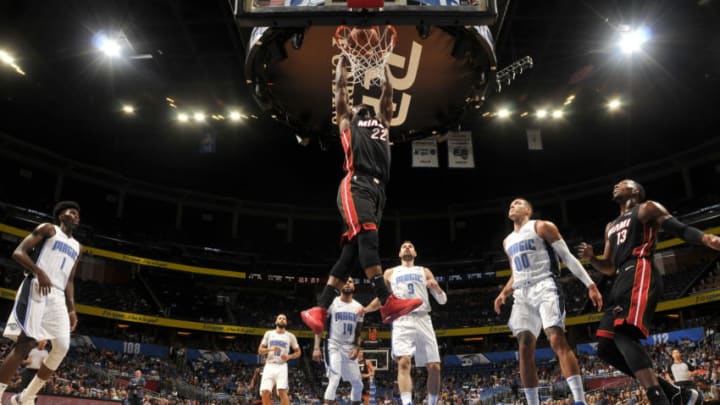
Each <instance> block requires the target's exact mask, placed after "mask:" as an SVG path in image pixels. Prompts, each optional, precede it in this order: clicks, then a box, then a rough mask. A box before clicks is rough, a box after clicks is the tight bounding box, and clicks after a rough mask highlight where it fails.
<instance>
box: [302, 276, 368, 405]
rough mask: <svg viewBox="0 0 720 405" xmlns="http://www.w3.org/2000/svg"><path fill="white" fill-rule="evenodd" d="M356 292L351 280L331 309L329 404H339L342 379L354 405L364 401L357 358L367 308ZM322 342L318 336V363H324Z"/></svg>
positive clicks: (327, 363)
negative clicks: (355, 297)
mask: <svg viewBox="0 0 720 405" xmlns="http://www.w3.org/2000/svg"><path fill="white" fill-rule="evenodd" d="M354 292H355V282H354V281H353V279H352V277H351V278H349V279H348V280H347V281H346V282H345V285H344V286H343V288H342V290H340V296H339V297H335V299H334V300H333V302H332V304H330V307H329V308H328V315H329V318H330V327H329V329H328V338H327V346H326V349H327V351H326V358H325V367H326V369H327V376H328V386H327V388H326V389H325V395H324V403H326V404H334V403H335V396H336V392H337V387H338V385H339V384H340V378H341V377H342V379H343V380H345V381H348V382H350V384H351V385H352V389H351V391H350V401H352V403H353V404H354V405H356V404H360V403H361V401H362V389H363V383H362V375H361V374H360V365H359V364H358V361H357V358H358V355H359V353H360V344H361V343H362V338H361V334H360V332H361V330H362V322H363V316H362V311H361V310H362V309H363V306H362V304H360V303H359V302H357V301H355V300H354V299H353V293H354ZM321 340H322V337H321V336H320V335H319V334H316V335H315V346H314V348H313V355H312V358H313V360H315V361H321V360H322V352H321V350H320V341H321Z"/></svg>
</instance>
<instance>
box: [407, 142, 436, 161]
mask: <svg viewBox="0 0 720 405" xmlns="http://www.w3.org/2000/svg"><path fill="white" fill-rule="evenodd" d="M438 166H439V164H438V150H437V140H435V139H434V138H433V139H418V140H415V141H413V142H412V167H438Z"/></svg>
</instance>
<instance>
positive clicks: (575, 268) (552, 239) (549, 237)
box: [536, 221, 603, 311]
mask: <svg viewBox="0 0 720 405" xmlns="http://www.w3.org/2000/svg"><path fill="white" fill-rule="evenodd" d="M536 224H537V225H536V227H537V228H536V232H537V234H538V235H540V237H541V238H543V239H545V240H546V241H547V242H548V243H550V245H551V246H552V248H553V250H555V253H557V255H558V256H560V260H562V262H563V263H565V265H566V266H567V268H568V269H569V270H570V272H571V273H572V274H573V275H574V276H575V277H576V278H577V279H578V280H580V281H581V282H582V283H583V284H584V285H585V287H587V289H588V297H590V300H591V301H592V303H593V305H594V306H595V308H597V310H598V311H600V310H602V305H603V301H602V294H600V290H598V288H597V286H596V285H595V282H594V281H593V280H592V278H590V275H589V274H588V272H587V270H585V267H583V265H582V263H580V260H578V259H577V258H576V257H575V256H573V255H572V253H570V249H568V246H567V243H565V240H564V239H563V238H562V235H561V234H560V230H559V229H558V228H557V226H556V225H555V224H554V223H552V222H550V221H537V223H536Z"/></svg>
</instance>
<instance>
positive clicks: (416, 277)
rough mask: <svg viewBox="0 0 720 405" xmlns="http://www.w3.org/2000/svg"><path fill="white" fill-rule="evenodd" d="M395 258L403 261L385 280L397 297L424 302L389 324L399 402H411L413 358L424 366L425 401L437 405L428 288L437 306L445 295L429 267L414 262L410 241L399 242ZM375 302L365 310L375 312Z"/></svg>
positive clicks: (437, 363) (434, 343) (435, 352)
mask: <svg viewBox="0 0 720 405" xmlns="http://www.w3.org/2000/svg"><path fill="white" fill-rule="evenodd" d="M398 257H400V260H401V261H402V264H401V265H400V266H396V267H393V268H391V269H387V270H385V280H386V281H387V283H389V284H390V286H391V287H392V290H393V291H395V293H396V294H397V295H398V296H399V297H403V298H410V297H419V299H421V300H422V302H423V304H422V305H421V306H420V307H418V308H417V309H415V310H414V311H413V312H411V313H409V314H407V315H404V316H402V317H400V318H398V319H396V320H395V321H393V325H392V343H391V344H392V355H393V358H395V359H397V362H398V379H397V380H398V388H399V389H400V401H401V403H402V405H408V404H412V388H413V383H412V377H411V375H410V371H411V367H412V361H411V358H412V357H415V365H416V366H418V367H422V366H425V368H426V369H427V373H428V377H427V391H428V398H427V404H428V405H436V404H437V401H438V395H439V393H440V350H439V349H438V344H437V338H436V337H435V329H434V328H433V325H432V320H431V319H430V310H431V308H430V298H429V297H428V291H430V293H431V294H432V295H433V297H435V300H436V301H437V302H438V304H440V305H445V303H446V302H447V295H446V294H445V291H443V289H442V288H441V287H440V285H439V284H438V282H437V280H435V276H434V275H433V273H432V271H430V269H428V268H427V267H423V266H416V265H415V258H416V257H417V252H416V251H415V245H413V244H412V242H410V241H405V242H403V243H402V245H401V246H400V252H399V253H398ZM377 305H378V303H377V301H373V302H371V303H370V304H369V305H368V307H367V308H366V310H367V311H368V312H369V311H374V310H376V309H377Z"/></svg>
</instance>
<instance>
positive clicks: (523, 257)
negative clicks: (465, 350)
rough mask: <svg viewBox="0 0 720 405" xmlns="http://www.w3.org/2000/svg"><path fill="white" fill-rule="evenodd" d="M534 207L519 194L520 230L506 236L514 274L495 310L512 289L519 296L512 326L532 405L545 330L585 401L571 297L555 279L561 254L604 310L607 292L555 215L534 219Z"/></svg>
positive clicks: (513, 215) (515, 217) (576, 395)
mask: <svg viewBox="0 0 720 405" xmlns="http://www.w3.org/2000/svg"><path fill="white" fill-rule="evenodd" d="M532 212H533V210H532V206H531V205H530V202H528V201H527V200H526V199H523V198H516V199H515V200H513V201H512V203H510V209H509V211H508V218H510V220H511V221H513V228H514V230H513V232H512V233H510V235H508V236H507V237H506V238H505V240H504V241H503V248H504V249H505V253H506V254H507V256H508V260H509V261H510V267H511V268H512V275H511V276H510V280H508V282H507V284H505V287H504V288H503V289H502V291H501V292H500V294H499V295H498V297H497V298H496V299H495V312H497V313H498V314H499V313H500V306H501V305H502V304H504V303H505V300H506V299H507V297H509V296H510V294H512V295H513V298H514V299H515V300H514V302H513V307H512V312H511V314H510V321H509V322H508V326H509V327H510V329H511V330H512V333H513V336H515V337H517V340H518V345H519V355H520V380H522V383H523V386H524V387H525V398H526V399H527V403H528V405H538V404H539V402H540V398H539V396H538V375H537V367H536V366H535V344H536V342H537V338H538V336H539V335H540V331H541V330H544V331H545V335H546V336H547V338H548V340H549V341H550V346H551V347H552V349H553V351H554V352H555V353H556V354H557V356H558V360H559V363H560V369H561V370H562V373H563V375H564V376H565V378H566V380H567V383H568V386H569V387H570V390H571V391H572V394H573V399H574V400H575V404H585V391H584V389H583V383H582V377H581V376H580V367H579V366H578V361H577V358H576V357H575V353H573V351H572V350H571V349H570V346H569V345H568V342H567V339H566V338H565V303H564V302H563V299H562V291H561V290H560V287H559V286H558V284H557V282H556V280H555V278H556V275H557V272H559V270H560V267H559V263H558V259H557V256H559V257H560V259H561V260H562V261H563V263H565V264H566V265H567V267H568V269H569V270H570V271H571V272H572V273H573V275H575V277H577V278H578V279H579V280H580V281H582V283H583V284H585V286H586V287H587V289H588V296H589V297H590V299H591V300H592V302H593V304H594V305H595V306H596V307H597V309H598V311H599V310H601V309H602V296H601V295H600V292H599V291H598V288H597V286H596V285H595V283H594V282H593V281H592V279H591V278H590V276H589V275H588V273H587V271H586V270H585V268H584V267H583V266H582V264H580V261H578V259H576V258H575V256H573V255H572V254H571V253H570V250H569V249H568V247H567V244H566V243H565V241H564V240H563V238H562V235H560V231H558V228H557V226H555V224H553V223H552V222H549V221H542V220H530V217H531V216H532ZM556 255H557V256H556Z"/></svg>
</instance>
